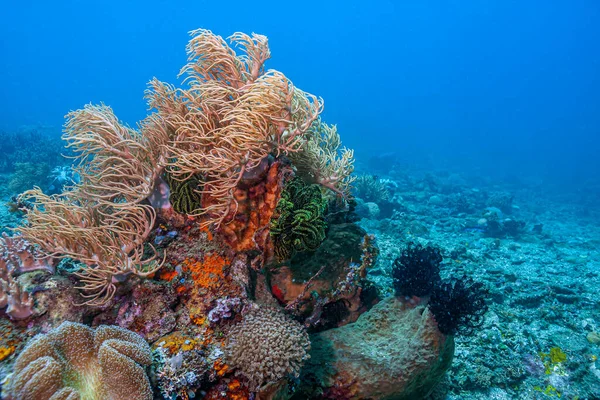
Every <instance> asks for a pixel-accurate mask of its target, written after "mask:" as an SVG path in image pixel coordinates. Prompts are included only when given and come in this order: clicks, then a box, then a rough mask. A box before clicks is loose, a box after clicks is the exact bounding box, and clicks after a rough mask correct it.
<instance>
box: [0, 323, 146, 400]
mask: <svg viewBox="0 0 600 400" xmlns="http://www.w3.org/2000/svg"><path fill="white" fill-rule="evenodd" d="M151 362H152V351H151V349H150V346H148V344H147V343H146V341H145V340H144V339H143V338H142V337H141V336H139V335H137V334H136V333H134V332H131V331H128V330H126V329H123V328H120V327H117V326H107V325H102V326H99V327H98V328H96V329H95V330H94V329H92V328H89V327H87V326H85V325H82V324H77V323H73V322H64V323H63V324H61V325H60V326H59V327H58V328H56V329H53V330H52V331H50V332H49V333H48V334H46V335H38V336H36V337H35V338H33V339H32V341H31V342H30V343H29V344H28V345H27V347H26V348H25V349H24V350H23V351H22V352H21V354H20V355H19V356H18V357H17V360H16V361H15V366H14V371H13V377H12V378H11V381H10V383H9V388H8V392H9V397H8V398H9V399H15V400H42V399H44V400H45V399H52V400H100V399H102V400H121V399H136V400H137V399H139V400H146V399H147V400H151V399H152V389H151V387H150V382H149V380H148V377H147V375H146V371H145V369H144V366H146V365H149V364H150V363H151Z"/></svg>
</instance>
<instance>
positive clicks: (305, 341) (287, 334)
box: [227, 306, 310, 390]
mask: <svg viewBox="0 0 600 400" xmlns="http://www.w3.org/2000/svg"><path fill="white" fill-rule="evenodd" d="M309 350H310V340H309V338H308V334H307V333H306V331H305V330H304V328H303V327H302V325H300V324H299V323H297V322H296V321H294V320H292V319H290V318H289V317H287V316H286V315H285V314H283V313H282V312H281V311H278V310H276V309H274V308H271V307H267V306H262V307H256V306H255V307H254V308H252V309H250V310H249V311H248V312H247V313H246V315H244V320H243V321H242V322H241V323H239V324H238V325H236V326H235V327H234V328H233V329H232V330H231V332H230V333H229V337H228V345H227V362H228V363H229V364H230V365H231V366H233V367H234V368H237V369H238V372H239V373H240V374H242V375H244V376H245V377H246V378H247V379H248V380H249V383H250V388H251V389H252V390H259V389H260V388H261V387H262V386H263V385H266V384H269V383H275V382H277V381H278V380H280V379H283V378H285V377H287V376H294V377H298V376H299V374H300V369H301V368H302V365H303V364H304V361H305V360H307V359H308V358H309V357H310V356H309V355H308V351H309Z"/></svg>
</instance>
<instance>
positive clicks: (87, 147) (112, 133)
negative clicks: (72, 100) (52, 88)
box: [63, 105, 168, 205]
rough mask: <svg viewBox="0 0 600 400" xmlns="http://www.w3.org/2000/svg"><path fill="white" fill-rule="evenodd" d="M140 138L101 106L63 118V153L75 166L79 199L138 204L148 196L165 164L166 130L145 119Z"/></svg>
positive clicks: (108, 108)
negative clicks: (68, 151)
mask: <svg viewBox="0 0 600 400" xmlns="http://www.w3.org/2000/svg"><path fill="white" fill-rule="evenodd" d="M141 126H142V128H143V132H144V133H145V134H142V133H140V132H138V131H136V130H134V129H131V128H129V127H127V126H124V125H123V124H122V123H121V122H119V120H118V119H117V117H116V116H115V115H114V113H113V111H112V109H111V108H110V107H107V106H105V105H100V106H93V105H87V106H85V107H84V108H83V109H81V110H77V111H72V112H70V113H69V114H67V122H66V123H65V134H64V135H63V139H64V140H66V141H67V143H68V145H67V148H70V149H72V150H73V152H74V153H75V158H76V159H77V160H78V161H79V166H78V168H77V172H78V174H79V176H80V177H81V184H80V185H78V187H77V190H78V192H79V195H80V196H85V197H88V198H93V199H95V200H102V201H108V202H114V203H120V204H121V205H122V204H123V203H130V204H131V203H139V202H140V201H142V200H144V199H145V198H147V197H148V196H149V195H150V194H151V193H152V189H153V185H154V181H155V179H156V178H157V177H158V176H159V175H160V172H161V168H162V167H163V166H164V163H165V154H164V153H165V151H164V148H163V145H164V144H165V143H166V141H167V140H168V134H167V132H166V130H164V129H161V128H160V125H159V124H157V121H156V120H155V119H154V118H152V117H149V118H148V119H146V120H145V121H144V122H143V123H142V125H141Z"/></svg>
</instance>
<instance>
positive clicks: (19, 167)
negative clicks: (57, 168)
mask: <svg viewBox="0 0 600 400" xmlns="http://www.w3.org/2000/svg"><path fill="white" fill-rule="evenodd" d="M36 159H37V157H36ZM13 168H14V172H13V175H12V176H11V178H10V181H9V182H8V189H9V190H10V191H11V192H13V193H21V192H23V191H25V190H27V189H31V188H33V187H34V186H46V183H47V182H46V180H47V177H48V174H49V173H50V166H49V165H48V164H47V163H46V162H38V163H33V162H18V163H15V164H14V166H13Z"/></svg>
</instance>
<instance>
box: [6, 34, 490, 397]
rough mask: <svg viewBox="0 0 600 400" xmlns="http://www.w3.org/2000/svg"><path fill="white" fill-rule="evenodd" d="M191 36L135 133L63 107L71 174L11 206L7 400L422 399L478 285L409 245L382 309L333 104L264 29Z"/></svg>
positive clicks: (474, 318) (434, 253) (110, 119)
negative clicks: (292, 75)
mask: <svg viewBox="0 0 600 400" xmlns="http://www.w3.org/2000/svg"><path fill="white" fill-rule="evenodd" d="M191 36H192V38H191V40H190V42H189V44H188V46H187V53H188V63H187V64H186V65H185V66H184V67H183V69H182V70H181V75H182V76H184V77H185V79H184V82H183V84H184V87H181V88H179V87H175V86H173V85H171V84H168V83H164V82H161V81H159V80H157V79H154V80H152V81H151V82H150V83H149V86H148V90H147V91H146V99H147V100H148V104H149V108H150V109H151V110H152V113H151V114H150V115H149V116H148V117H147V118H145V119H144V120H143V121H141V122H140V123H139V124H138V127H137V129H133V128H130V127H128V126H126V125H124V124H123V123H121V122H120V121H119V120H118V119H117V117H116V116H115V115H114V114H113V111H112V109H111V108H110V107H108V106H106V105H97V106H95V105H87V106H85V107H84V108H83V109H81V110H77V111H73V112H70V113H69V114H68V115H67V117H66V123H65V130H64V135H63V138H64V140H65V141H66V143H67V145H66V147H67V148H68V149H69V151H70V152H72V154H73V155H74V158H75V160H76V166H75V167H74V173H73V174H72V176H73V177H72V178H71V179H69V180H68V183H67V184H65V185H64V188H62V189H61V190H57V191H56V192H55V193H53V194H47V193H44V192H43V191H42V190H41V189H39V188H35V189H32V190H28V191H25V192H23V193H22V194H21V195H20V196H19V197H18V198H16V199H14V203H15V207H16V208H18V209H20V210H21V212H22V213H23V220H22V222H21V223H20V225H19V226H18V227H17V228H16V229H15V230H14V231H13V232H12V233H10V234H6V233H5V234H4V235H3V236H2V238H1V239H0V282H1V286H0V302H1V305H2V307H3V309H4V311H3V313H4V316H5V318H2V323H1V325H0V328H1V332H0V333H1V338H0V345H1V347H0V360H2V363H1V365H2V370H1V371H2V373H1V374H2V375H1V377H2V379H3V380H2V396H3V398H6V399H35V400H38V399H52V400H59V399H60V400H66V399H69V400H74V399H82V400H89V399H98V400H99V399H140V400H142V399H153V398H154V399H191V398H203V399H271V398H273V399H274V398H277V399H313V398H314V399H388V398H403V399H412V398H422V397H424V396H426V395H428V393H430V392H431V391H432V389H433V388H434V387H435V385H436V384H437V383H438V382H439V380H440V379H441V377H442V376H443V374H444V373H445V371H446V370H447V368H448V367H449V365H450V363H451V361H452V356H453V352H454V341H453V337H454V335H456V334H461V333H462V334H468V333H469V332H470V331H471V330H472V329H474V328H476V327H478V326H479V325H480V324H481V322H482V319H483V315H484V313H485V311H486V306H485V294H486V292H485V290H484V289H483V288H482V287H481V285H480V284H478V283H474V282H473V281H471V280H470V279H468V278H466V277H462V278H454V279H451V280H449V281H442V280H441V278H440V275H439V273H440V271H439V264H440V262H441V261H442V255H441V252H440V250H439V249H438V248H436V247H435V246H434V245H430V246H428V247H422V246H416V245H410V246H409V247H408V248H406V249H404V250H401V251H400V250H399V257H398V259H397V260H396V262H395V264H394V285H395V296H391V297H387V298H383V297H382V296H381V295H380V294H379V293H378V290H377V288H376V287H375V286H374V285H373V284H372V283H370V281H369V276H368V272H369V269H370V267H371V266H373V265H374V263H375V262H376V259H377V246H376V243H375V239H374V238H373V237H372V236H370V235H368V234H367V232H365V231H364V230H363V229H362V228H360V227H359V226H358V225H357V224H356V223H355V222H356V220H357V217H356V216H355V214H354V212H353V210H354V205H355V202H354V201H353V198H352V196H351V188H352V184H353V180H354V177H353V176H352V172H353V163H354V159H353V152H352V150H349V149H346V148H344V147H342V146H341V142H340V136H339V135H338V132H337V130H336V127H335V126H332V125H327V124H326V123H325V122H323V121H322V120H321V118H320V114H321V111H322V109H323V101H322V99H320V98H318V97H316V96H314V95H312V94H309V93H306V92H303V91H302V90H300V89H299V88H297V87H295V86H294V85H293V84H292V82H291V81H290V80H289V79H288V78H286V76H285V75H283V74H282V73H281V72H279V71H275V70H266V69H265V61H266V60H267V59H269V57H270V51H269V47H268V43H267V38H266V37H265V36H262V35H257V34H253V35H251V36H249V35H246V34H243V33H236V34H234V35H232V36H231V37H230V38H229V42H227V41H225V40H224V39H222V38H221V37H219V36H217V35H215V34H213V33H212V32H210V31H208V30H202V29H201V30H197V31H193V32H192V33H191ZM63 173H64V174H63ZM68 173H69V172H68V171H58V172H57V174H56V175H57V176H59V177H60V176H62V175H67V174H68ZM61 174H62V175H61Z"/></svg>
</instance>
